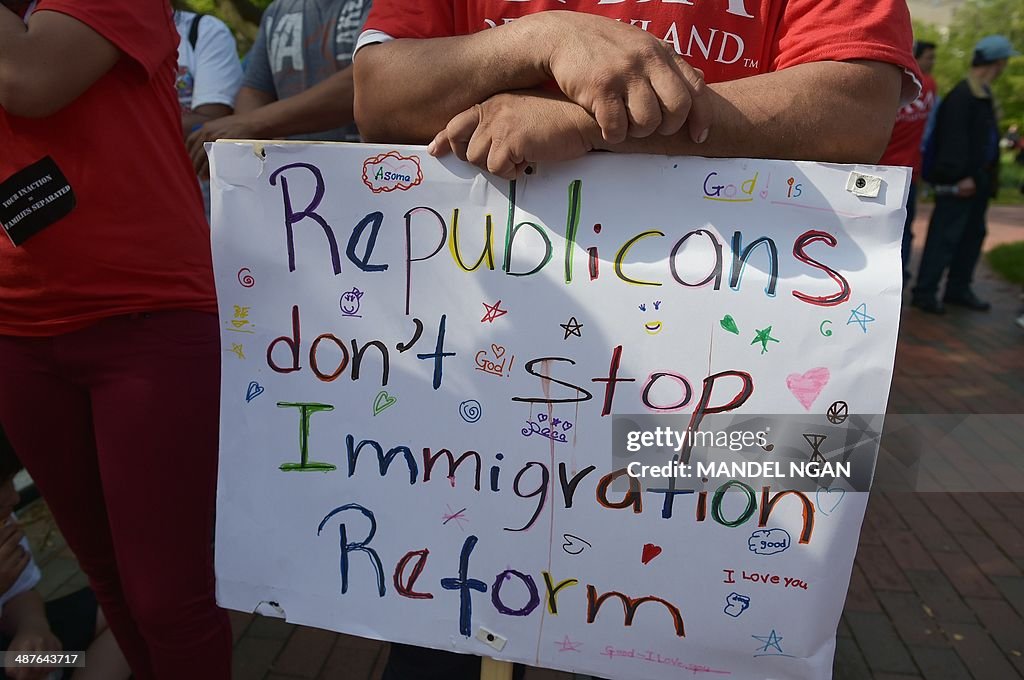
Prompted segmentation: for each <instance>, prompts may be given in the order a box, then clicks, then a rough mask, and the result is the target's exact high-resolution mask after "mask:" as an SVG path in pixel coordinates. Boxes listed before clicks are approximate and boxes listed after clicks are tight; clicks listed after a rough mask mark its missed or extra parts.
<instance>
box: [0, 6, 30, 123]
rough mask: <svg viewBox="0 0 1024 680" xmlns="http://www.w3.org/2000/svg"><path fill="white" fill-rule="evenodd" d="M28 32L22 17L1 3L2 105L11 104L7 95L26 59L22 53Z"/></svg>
mask: <svg viewBox="0 0 1024 680" xmlns="http://www.w3.org/2000/svg"><path fill="white" fill-rule="evenodd" d="M27 33H28V29H27V28H26V26H25V22H24V21H22V20H21V17H19V16H18V15H17V14H15V13H14V12H12V11H11V10H9V9H8V8H7V7H4V6H3V5H0V107H3V108H8V106H9V102H8V101H7V96H8V93H9V92H10V91H11V89H12V85H13V84H14V82H15V78H16V76H17V73H18V69H19V67H20V66H21V61H22V60H23V59H24V57H23V54H22V53H23V51H24V43H25V36H26V34H27Z"/></svg>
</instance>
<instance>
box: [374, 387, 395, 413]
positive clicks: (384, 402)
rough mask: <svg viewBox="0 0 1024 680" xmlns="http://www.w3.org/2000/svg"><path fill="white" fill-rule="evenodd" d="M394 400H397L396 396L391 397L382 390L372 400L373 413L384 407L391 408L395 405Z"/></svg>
mask: <svg viewBox="0 0 1024 680" xmlns="http://www.w3.org/2000/svg"><path fill="white" fill-rule="evenodd" d="M396 401H398V397H392V396H391V395H390V394H388V393H387V392H384V391H382V392H381V393H380V394H378V395H377V398H376V399H375V400H374V402H373V415H377V414H378V413H380V412H381V411H383V410H384V409H386V408H391V407H392V406H394V405H395V402H396Z"/></svg>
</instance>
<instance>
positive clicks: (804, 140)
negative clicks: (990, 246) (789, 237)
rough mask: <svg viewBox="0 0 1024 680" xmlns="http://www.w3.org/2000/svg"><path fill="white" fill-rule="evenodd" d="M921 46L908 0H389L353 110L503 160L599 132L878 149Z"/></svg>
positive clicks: (751, 147) (367, 37)
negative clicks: (860, 0)
mask: <svg viewBox="0 0 1024 680" xmlns="http://www.w3.org/2000/svg"><path fill="white" fill-rule="evenodd" d="M548 10H553V11H548ZM554 10H559V11H554ZM485 29H487V30H485ZM910 45H911V27H910V16H909V13H908V11H907V8H906V4H905V3H903V2H899V0H883V1H881V2H874V3H869V5H863V4H859V5H856V6H854V5H851V4H849V3H840V2H820V0H790V1H789V2H781V1H780V0H688V1H687V2H666V1H665V0H660V1H658V2H637V1H636V0H630V1H629V2H626V1H625V0H618V1H605V2H597V0H569V1H560V2H557V3H555V2H551V1H549V0H530V1H528V2H516V3H508V2H499V1H498V0H476V1H475V2H454V1H452V0H425V1H424V2H422V3H417V4H416V5H415V6H409V4H408V3H402V2H397V1H396V0H378V1H377V2H375V3H374V5H373V9H372V10H371V12H370V16H369V18H368V19H367V22H366V26H365V29H364V33H363V35H362V36H361V38H360V43H359V45H358V46H357V50H358V51H357V58H356V59H355V60H354V67H355V79H356V98H355V115H356V122H357V123H358V125H359V129H360V132H361V133H362V135H363V137H364V138H365V139H366V140H367V141H381V142H392V143H393V142H410V143H425V142H432V143H431V147H430V149H431V152H432V153H435V154H438V155H439V154H442V153H445V152H447V151H448V150H452V151H454V152H455V153H456V154H457V155H458V156H459V157H460V158H463V159H468V160H470V161H471V162H473V163H475V164H476V165H478V166H480V167H482V168H484V169H487V170H489V171H490V172H492V173H494V174H497V175H500V176H502V177H512V176H514V175H515V174H517V172H518V171H521V170H522V169H523V168H524V167H525V165H526V164H527V163H529V162H532V161H550V160H566V159H569V158H574V157H577V156H580V155H582V154H584V153H586V152H587V151H590V150H592V149H608V150H612V151H622V152H639V153H663V154H699V155H702V156H733V157H737V156H738V157H762V158H789V159H804V160H808V159H809V160H820V161H837V162H870V163H874V162H876V161H877V160H878V158H879V157H880V156H881V154H882V152H883V151H884V149H885V146H886V144H887V143H888V141H889V133H890V131H891V129H892V124H893V118H894V112H895V111H896V110H897V108H898V106H899V103H900V102H903V103H909V102H911V101H913V100H914V99H915V98H916V97H917V94H918V92H919V89H920V87H919V80H920V79H919V76H918V75H917V64H916V62H915V61H914V59H913V57H912V55H911V53H910ZM385 85H386V87H385Z"/></svg>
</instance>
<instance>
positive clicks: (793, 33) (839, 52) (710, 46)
mask: <svg viewBox="0 0 1024 680" xmlns="http://www.w3.org/2000/svg"><path fill="white" fill-rule="evenodd" d="M545 10H573V11H577V12H587V13H590V14H599V15H602V16H606V17H609V18H612V19H618V20H621V21H626V22H629V23H631V24H633V25H636V26H639V27H640V28H643V29H644V30H646V31H648V32H649V33H652V34H653V35H654V36H655V37H657V38H659V39H663V40H665V41H667V42H669V43H671V44H672V45H673V46H674V47H675V49H676V51H677V52H678V53H679V54H680V55H682V56H683V57H685V58H686V60H687V62H688V63H689V64H691V65H692V66H695V67H697V68H700V69H702V70H703V71H704V75H705V78H706V79H707V81H708V82H711V83H714V82H721V81H725V80H736V79H738V78H744V77H747V76H752V75H756V74H758V73H767V72H770V71H778V70H780V69H784V68H788V67H790V66H795V65H797V64H803V63H808V62H817V61H847V60H854V59H865V60H873V61H883V62H888V63H891V64H896V65H898V66H900V67H902V68H903V69H904V70H905V72H906V75H905V76H904V85H903V93H902V94H903V97H902V101H904V102H909V101H912V100H913V99H914V98H915V97H916V96H917V91H918V85H917V82H916V81H915V78H916V77H917V76H916V74H917V73H918V69H917V63H916V62H915V61H914V58H913V56H912V54H911V51H910V49H911V41H912V31H911V26H910V13H909V11H908V10H907V4H906V2H905V1H904V0H871V1H870V2H850V1H848V0H517V1H516V2H507V1H503V0H470V1H468V2H466V1H458V0H417V1H416V2H404V1H403V0H374V3H373V8H372V9H371V10H370V16H369V18H368V19H367V21H366V26H365V29H364V31H379V32H381V33H385V34H387V35H388V36H390V37H393V38H437V37H442V36H452V35H466V34H469V33H475V32H477V31H481V30H483V29H486V28H492V27H495V26H499V25H502V24H505V23H508V22H509V21H511V20H513V19H516V18H519V17H522V16H525V15H527V14H533V13H536V12H542V11H545ZM364 36H365V37H366V38H369V37H370V35H369V34H367V33H366V32H364ZM364 42H365V40H364ZM821 105H822V106H824V107H828V106H829V102H827V101H823V102H822V103H821ZM835 115H837V116H838V115H842V112H841V111H836V112H835Z"/></svg>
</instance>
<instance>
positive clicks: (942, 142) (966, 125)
mask: <svg viewBox="0 0 1024 680" xmlns="http://www.w3.org/2000/svg"><path fill="white" fill-rule="evenodd" d="M932 145H934V148H933V149H929V150H927V152H926V154H927V155H931V158H930V159H928V160H926V161H925V165H926V167H925V179H926V180H928V181H929V182H931V183H932V184H956V183H957V182H959V181H960V180H962V179H964V178H966V177H973V178H974V181H975V182H976V183H977V184H978V186H979V187H980V186H992V185H991V182H992V173H993V172H994V170H995V166H996V165H997V164H998V159H999V132H998V128H997V127H996V113H995V107H994V105H993V102H992V97H991V95H990V94H989V93H988V91H987V88H984V86H979V85H977V84H974V85H973V87H972V83H970V82H969V81H968V80H966V79H965V80H961V81H960V82H959V83H958V84H957V86H956V87H954V88H953V89H952V90H951V91H950V93H949V94H948V95H946V97H945V98H944V99H943V100H942V103H941V104H940V105H939V110H938V113H937V114H936V120H935V130H934V131H933V132H932V139H931V140H930V141H929V146H932ZM929 160H930V162H929Z"/></svg>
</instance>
